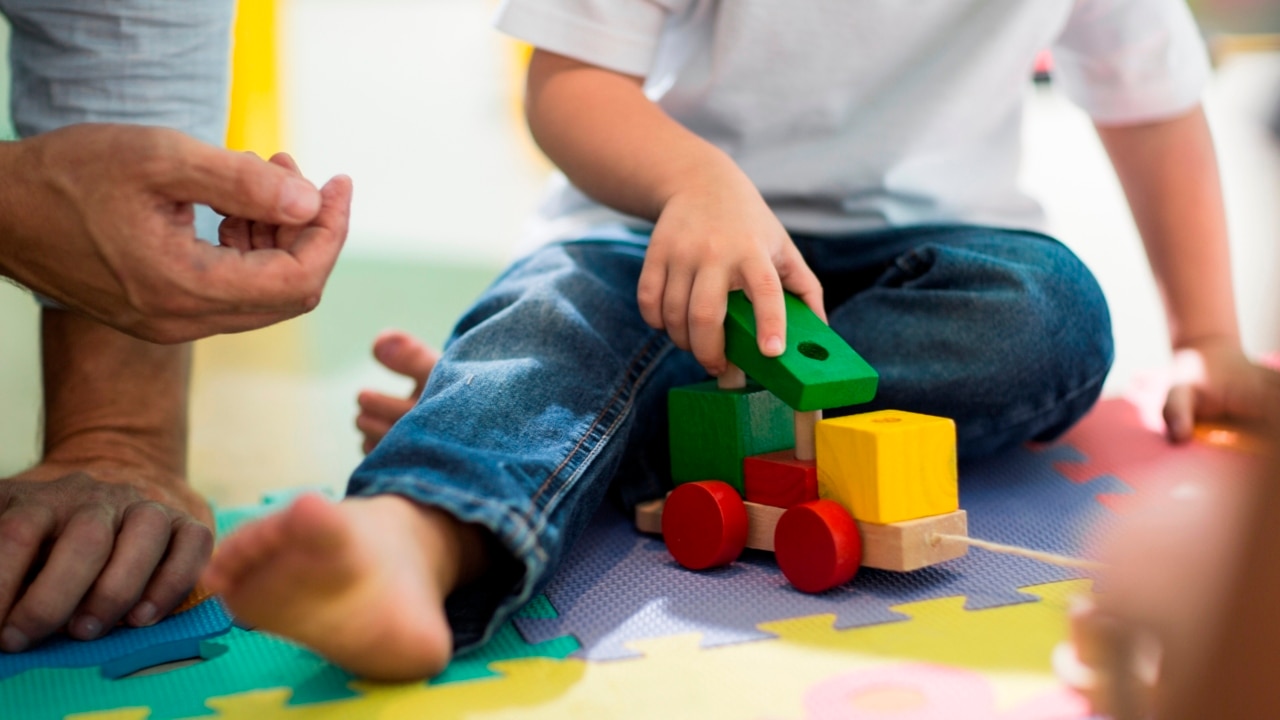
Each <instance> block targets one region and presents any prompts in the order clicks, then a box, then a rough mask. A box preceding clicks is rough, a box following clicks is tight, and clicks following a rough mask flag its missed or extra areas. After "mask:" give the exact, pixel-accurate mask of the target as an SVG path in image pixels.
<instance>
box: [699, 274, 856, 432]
mask: <svg viewBox="0 0 1280 720" xmlns="http://www.w3.org/2000/svg"><path fill="white" fill-rule="evenodd" d="M786 303H787V348H786V350H785V351H784V352H783V353H782V354H781V355H779V356H778V357H776V358H770V357H765V356H764V355H762V354H761V353H760V344H759V342H758V341H757V339H756V313H755V310H754V309H753V308H752V306H751V301H750V300H748V299H747V296H746V295H745V294H743V292H742V291H741V290H738V291H735V292H732V293H730V294H729V311H728V314H727V315H726V316H725V320H724V340H725V342H724V352H725V355H726V356H727V357H728V358H729V361H730V362H732V363H733V364H734V365H737V366H738V367H740V368H742V371H743V372H745V373H746V374H747V375H748V376H750V377H751V379H752V380H754V381H756V382H758V383H760V384H761V385H763V386H764V387H765V388H767V389H768V390H769V391H770V392H772V393H773V394H775V395H777V396H778V397H779V398H781V399H782V401H783V402H785V403H786V404H787V405H790V406H791V407H792V408H794V409H795V410H798V411H800V412H809V411H811V410H826V409H828V408H837V407H847V406H849V405H860V404H862V403H865V402H869V401H871V400H872V399H873V398H874V397H875V396H876V386H877V385H878V384H879V382H880V376H879V375H878V374H877V373H876V371H875V368H872V367H871V365H870V364H868V363H867V361H866V360H863V359H862V356H861V355H859V354H858V353H857V352H855V351H854V349H853V348H851V347H849V343H847V342H845V341H844V338H842V337H840V336H839V335H837V334H836V332H835V331H834V330H832V329H831V328H830V327H828V326H827V324H826V323H824V322H822V319H821V318H819V317H818V316H817V315H815V314H814V313H813V311H812V310H810V309H809V307H808V306H807V305H805V304H804V301H802V300H801V299H800V298H798V297H796V296H795V295H792V294H790V293H787V295H786Z"/></svg>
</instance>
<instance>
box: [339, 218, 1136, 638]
mask: <svg viewBox="0 0 1280 720" xmlns="http://www.w3.org/2000/svg"><path fill="white" fill-rule="evenodd" d="M645 240H646V237H645V236H644V235H642V234H639V233H623V234H614V235H613V236H610V237H600V238H595V239H591V240H582V241H575V242H571V243H565V244H558V245H553V246H549V247H546V248H544V249H542V250H540V251H538V252H536V253H534V254H533V255H531V256H529V257H526V258H524V259H522V260H520V261H519V262H517V263H515V264H514V265H513V266H512V267H511V268H509V269H508V270H507V271H506V272H505V273H504V274H503V275H502V276H501V277H500V278H499V279H498V280H496V281H495V282H494V284H493V285H492V287H490V288H489V289H488V290H487V291H486V292H485V293H484V294H483V296H482V297H481V298H480V299H479V300H478V301H477V302H476V304H475V306H474V307H473V308H472V309H471V310H470V311H469V312H467V313H466V314H465V315H464V316H463V317H462V319H461V321H460V322H459V323H458V326H457V328H456V329H455V331H454V333H453V336H452V337H451V339H450V340H449V342H448V343H447V345H446V346H445V352H444V355H443V357H442V358H441V359H440V361H439V363H438V364H437V365H436V367H435V371H434V372H433V373H432V375H431V379H430V381H429V382H428V384H427V386H426V389H425V391H424V392H423V394H422V397H421V399H420V400H419V402H418V404H417V406H416V407H415V408H414V409H413V410H412V411H411V412H410V413H409V414H408V415H406V416H405V417H404V418H403V419H402V420H401V421H400V422H399V423H397V424H396V425H395V427H393V428H392V430H391V432H390V433H389V434H388V435H387V436H386V438H385V439H384V440H383V441H382V442H381V443H380V444H379V445H378V446H377V448H376V449H375V450H374V451H373V452H372V453H370V455H369V456H368V457H367V458H366V459H365V461H364V463H363V464H362V465H361V466H360V467H359V468H358V469H357V470H356V472H355V474H354V475H353V477H352V479H351V484H350V487H349V489H348V493H349V494H350V495H353V496H368V495H376V494H381V493H395V494H399V495H402V496H404V497H407V498H409V499H411V500H413V501H416V502H418V503H423V504H427V505H434V506H438V507H441V508H443V509H445V510H447V511H448V512H450V513H452V514H453V515H455V516H456V517H458V518H459V519H460V520H462V521H464V522H469V523H477V524H479V525H481V526H483V527H485V528H488V529H489V530H490V531H491V532H492V533H493V538H494V540H495V546H496V547H497V548H498V551H497V552H496V556H497V558H498V561H497V563H496V566H495V569H494V570H493V572H490V573H489V574H487V575H486V578H485V579H484V580H483V581H481V582H479V583H477V584H475V585H473V586H471V587H468V588H464V589H462V590H460V591H458V592H455V594H454V595H453V596H452V597H451V598H450V599H449V602H448V604H447V611H448V613H449V616H450V621H451V623H452V625H453V628H454V632H455V644H456V645H457V647H458V648H459V649H460V650H462V649H466V648H468V647H471V646H474V645H475V644H477V643H479V642H482V641H483V640H484V639H486V638H487V637H488V636H489V634H490V633H492V632H493V630H494V629H496V627H497V625H498V624H499V623H500V622H501V621H502V620H504V619H505V618H507V617H508V616H509V615H510V614H511V613H512V612H514V611H515V610H517V609H518V608H519V607H520V606H521V605H523V604H524V603H525V602H526V601H528V600H529V599H530V598H531V597H533V596H534V594H536V593H537V592H539V591H540V590H541V589H542V587H543V586H544V585H545V583H546V582H547V580H548V579H549V578H550V575H551V573H552V572H554V570H555V569H556V567H557V566H558V565H559V563H560V561H561V559H562V558H563V557H564V555H565V553H566V551H567V549H568V548H569V547H570V545H571V544H572V543H573V541H574V540H575V539H576V538H577V536H578V535H579V534H580V533H581V532H582V530H583V529H584V528H585V526H586V524H587V522H588V520H589V519H590V517H591V515H592V514H593V513H594V512H595V511H596V509H597V507H598V506H599V504H600V503H601V501H602V499H604V498H605V496H606V494H607V493H608V492H609V491H610V488H612V491H613V493H614V494H615V496H616V498H617V499H618V500H619V501H621V502H622V503H623V504H624V506H630V505H633V504H634V503H635V502H638V501H640V500H644V499H647V498H653V497H658V496H660V495H661V494H662V493H663V492H664V491H665V490H666V489H667V487H668V485H669V482H670V480H669V477H670V471H669V465H670V463H669V453H668V448H667V430H666V425H667V423H666V395H667V391H668V390H670V389H671V388H673V387H676V386H679V385H685V384H690V383H695V382H699V381H701V380H704V379H706V373H705V372H704V371H703V369H702V368H701V367H700V366H699V365H698V363H697V362H696V361H695V360H694V358H693V356H692V355H691V354H690V353H687V352H684V351H681V350H679V349H677V348H676V347H675V346H674V345H673V344H672V343H671V341H670V340H669V339H668V338H667V336H666V335H665V334H664V333H662V332H657V331H655V330H653V329H651V328H649V327H648V326H647V325H645V323H644V321H643V320H642V319H641V317H640V312H639V309H638V306H637V301H636V283H637V280H638V278H639V275H640V269H641V266H642V264H643V262H644V251H645V244H644V243H645ZM796 243H797V245H798V246H799V248H800V250H801V252H802V253H803V254H804V256H805V259H806V260H807V261H808V262H809V264H810V267H812V268H813V269H814V270H815V272H817V274H818V276H819V278H820V279H821V281H822V283H823V287H824V288H825V291H826V301H827V308H828V314H829V317H830V321H831V325H832V327H833V328H834V329H835V330H836V331H837V332H839V333H840V334H841V335H842V336H843V337H845V338H846V339H847V340H848V341H849V342H850V344H851V345H852V346H853V347H854V349H856V350H858V351H859V352H860V353H861V354H862V355H863V356H864V357H865V358H866V359H867V360H868V361H869V362H870V363H871V364H872V365H873V366H874V367H876V368H877V370H878V371H879V372H880V378H881V379H880V389H879V392H878V395H877V397H876V400H875V402H873V403H871V404H870V405H863V406H858V407H857V408H852V409H847V410H845V411H836V412H832V413H830V414H832V415H834V414H839V413H840V412H849V411H857V412H861V411H863V410H869V409H874V408H882V407H892V408H898V409H903V410H912V411H917V412H924V413H930V414H935V415H943V416H947V417H951V418H954V419H955V421H956V425H957V433H958V442H959V453H960V456H961V457H962V458H974V457H980V456H984V455H989V454H992V453H996V452H999V451H1000V450H1002V449H1005V448H1009V447H1011V446H1015V445H1018V444H1020V443H1023V442H1025V441H1027V440H1031V439H1041V440H1046V439H1051V438H1052V437H1054V436H1056V435H1058V434H1060V433H1062V432H1063V431H1065V430H1066V429H1067V428H1068V427H1070V426H1071V424H1072V423H1074V422H1075V421H1076V420H1078V419H1079V418H1080V417H1081V416H1082V415H1083V414H1084V413H1085V411H1087V410H1088V409H1089V407H1090V406H1091V405H1092V404H1093V402H1094V401H1095V400H1096V399H1097V397H1098V395H1099V393H1100V392H1101V389H1102V384H1103V380H1104V379H1105V377H1106V374H1107V371H1108V369H1109V368H1110V366H1111V360H1112V340H1111V324H1110V318H1109V315H1108V311H1107V306H1106V301H1105V300H1104V298H1103V295H1102V291H1101V289H1100V288H1099V287H1098V285H1097V282H1096V281H1095V280H1094V278H1093V276H1092V275H1091V274H1090V272H1089V271H1088V269H1087V268H1085V266H1084V265H1083V264H1082V263H1081V262H1080V261H1079V260H1078V259H1077V258H1076V257H1075V256H1074V255H1073V254H1072V253H1071V252H1070V251H1069V250H1067V249H1066V248H1065V247H1063V246H1062V245H1061V244H1059V243H1058V242H1056V241H1055V240H1053V239H1051V238H1048V237H1045V236H1042V235H1038V234H1033V233H1028V232H1014V231H1007V230H994V229H988V228H976V227H926V228H910V229H898V230H890V231H884V232H879V233H874V234H869V235H862V236H857V237H851V238H838V239H822V238H806V237H798V238H796Z"/></svg>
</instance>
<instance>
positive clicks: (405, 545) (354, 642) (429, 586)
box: [202, 495, 483, 680]
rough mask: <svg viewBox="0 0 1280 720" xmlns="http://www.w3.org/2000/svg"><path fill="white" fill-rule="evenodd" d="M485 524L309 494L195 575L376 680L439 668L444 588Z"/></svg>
mask: <svg viewBox="0 0 1280 720" xmlns="http://www.w3.org/2000/svg"><path fill="white" fill-rule="evenodd" d="M481 546H482V545H481V537H480V531H479V530H477V529H476V528H475V527H474V526H468V525H462V524H461V523H459V522H458V521H457V520H455V519H454V518H453V517H452V516H450V515H447V514H445V513H444V512H441V511H439V510H436V509H434V508H423V507H420V506H418V505H415V504H413V503H411V502H410V501H408V500H406V499H405V498H402V497H399V496H395V495H382V496H378V497H374V498H349V499H347V500H344V501H342V502H341V503H336V504H335V503H331V502H329V501H327V500H325V499H324V498H322V497H320V496H317V495H304V496H302V497H300V498H298V500H297V501H295V502H294V504H293V505H292V506H291V507H289V508H288V509H287V510H285V511H284V512H281V513H279V514H277V515H273V516H271V517H267V518H264V519H263V520H260V521H258V522H256V523H253V524H250V525H248V526H246V527H244V528H243V529H241V530H240V531H239V532H237V533H235V534H234V535H232V536H231V537H229V538H228V539H227V540H226V542H224V543H223V544H222V545H221V546H220V547H219V548H218V550H217V552H216V553H215V554H214V558H213V560H212V562H211V563H210V565H209V568H208V569H207V570H206V571H205V573H204V577H203V578H202V580H203V582H204V583H205V585H206V586H207V587H208V588H209V589H210V590H212V591H214V592H217V593H219V594H221V595H222V596H223V598H224V599H225V600H226V602H227V605H228V606H229V607H230V608H231V610H232V611H233V612H234V613H235V614H236V615H237V616H238V617H240V618H242V619H244V620H246V621H248V622H249V623H252V624H253V625H255V626H257V627H258V628H260V629H262V630H266V631H269V632H272V633H276V634H279V635H283V636H285V637H287V638H290V639H293V640H296V641H298V642H300V643H302V644H303V645H306V646H308V647H310V648H311V649H313V650H315V651H316V652H317V653H319V654H320V655H323V656H324V657H325V658H327V659H328V660H330V661H331V662H333V663H335V664H337V665H339V666H341V667H343V668H346V669H347V670H349V671H351V672H353V673H355V674H357V675H361V676H364V677H367V678H371V679H377V680H410V679H421V678H425V677H430V676H432V675H435V674H436V673H439V672H440V671H441V670H443V669H444V667H445V665H446V664H448V662H449V657H450V655H451V653H452V649H453V636H452V633H451V632H450V630H449V625H448V623H447V622H446V620H445V615H444V599H445V598H446V597H447V596H448V594H449V592H450V591H452V590H453V588H454V587H456V586H457V585H458V584H459V582H460V581H462V580H463V579H464V570H465V571H466V572H465V576H466V577H471V576H473V575H474V573H475V572H477V571H478V569H479V568H478V565H479V563H481V562H483V554H482V551H481Z"/></svg>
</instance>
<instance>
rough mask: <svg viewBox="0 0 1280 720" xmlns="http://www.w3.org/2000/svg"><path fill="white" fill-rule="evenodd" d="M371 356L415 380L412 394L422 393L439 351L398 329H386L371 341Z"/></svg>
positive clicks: (394, 370) (392, 369) (438, 356)
mask: <svg viewBox="0 0 1280 720" xmlns="http://www.w3.org/2000/svg"><path fill="white" fill-rule="evenodd" d="M373 356H374V357H375V358H377V360H378V362H380V363H382V364H383V365H384V366H385V367H386V368H387V369H388V370H390V371H392V372H394V373H399V374H401V375H404V376H406V377H411V378H413V379H414V380H415V381H416V383H417V384H416V386H415V387H414V391H413V394H414V396H415V397H416V396H418V395H421V394H422V388H424V387H426V384H427V380H428V379H429V378H430V377H431V371H432V370H434V369H435V367H436V362H438V361H439V360H440V353H439V352H438V351H437V350H435V349H434V348H432V347H430V346H428V345H427V344H426V343H424V342H422V341H421V340H419V339H417V338H415V337H414V336H412V335H410V334H408V333H404V332H401V331H399V330H387V331H384V332H382V333H381V334H379V335H378V337H377V339H375V340H374V341H373Z"/></svg>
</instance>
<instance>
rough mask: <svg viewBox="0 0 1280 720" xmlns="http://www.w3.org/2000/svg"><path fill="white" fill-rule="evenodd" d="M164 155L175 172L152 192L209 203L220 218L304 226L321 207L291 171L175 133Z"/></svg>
mask: <svg viewBox="0 0 1280 720" xmlns="http://www.w3.org/2000/svg"><path fill="white" fill-rule="evenodd" d="M174 136H175V139H174V144H173V145H172V146H167V147H166V149H167V151H168V152H171V153H172V154H173V155H174V162H173V163H172V167H173V170H172V172H171V173H170V174H169V175H168V176H167V177H163V178H160V179H159V181H158V182H157V186H156V189H157V190H158V191H160V192H161V193H162V194H163V195H165V196H167V197H169V198H170V199H172V200H177V201H180V202H194V203H202V204H205V205H211V206H213V207H215V208H217V209H218V211H219V212H221V213H223V214H224V215H234V216H238V217H243V218H248V219H250V220H256V221H259V222H267V223H273V224H286V225H302V224H305V223H308V222H310V221H311V220H312V219H314V218H315V217H316V214H317V213H318V212H319V211H320V210H321V208H322V207H323V202H322V197H321V195H322V193H319V192H317V191H316V187H315V185H312V184H311V182H309V181H308V180H307V179H305V178H303V177H301V176H300V175H298V174H297V172H296V169H295V168H288V167H282V166H281V165H280V164H279V163H270V162H266V161H264V160H262V159H261V158H259V157H257V156H254V155H251V154H248V153H238V152H233V151H230V150H224V149H222V148H218V147H214V146H212V145H208V144H205V143H202V142H200V141H198V140H195V139H193V138H190V137H187V136H185V135H181V134H179V133H174Z"/></svg>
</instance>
